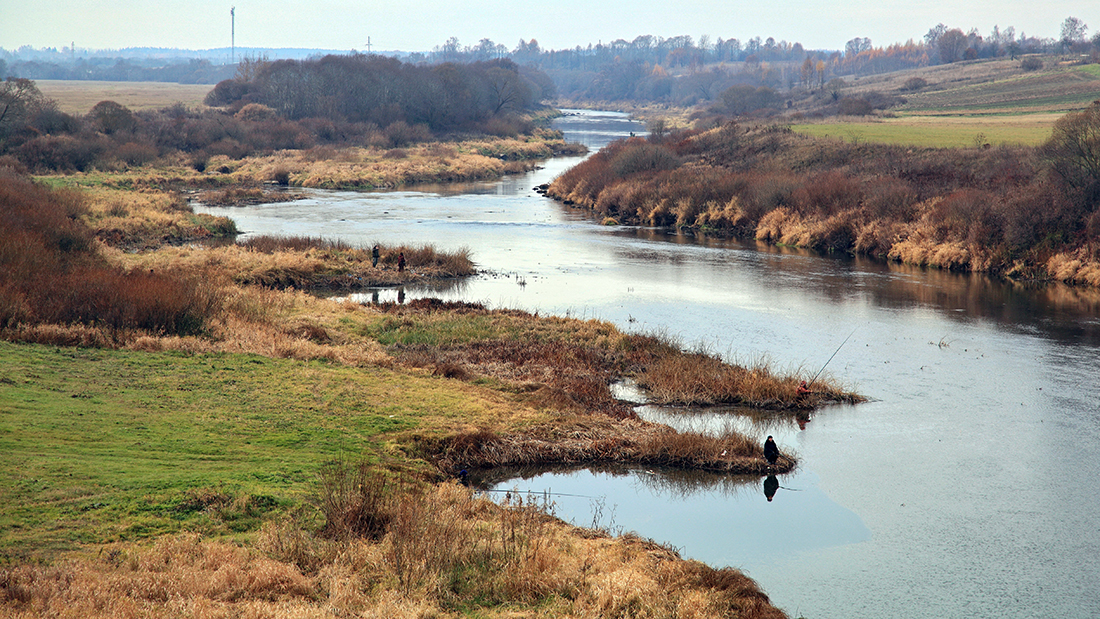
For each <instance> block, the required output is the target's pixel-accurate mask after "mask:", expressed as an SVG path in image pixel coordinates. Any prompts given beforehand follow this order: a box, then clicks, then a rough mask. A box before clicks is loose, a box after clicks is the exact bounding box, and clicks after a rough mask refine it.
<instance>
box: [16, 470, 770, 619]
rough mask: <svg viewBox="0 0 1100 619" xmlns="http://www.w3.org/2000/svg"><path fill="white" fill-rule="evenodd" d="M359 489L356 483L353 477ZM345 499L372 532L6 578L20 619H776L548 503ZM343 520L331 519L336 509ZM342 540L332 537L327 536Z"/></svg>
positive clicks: (649, 545) (692, 569) (742, 596)
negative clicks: (537, 618) (530, 612)
mask: <svg viewBox="0 0 1100 619" xmlns="http://www.w3.org/2000/svg"><path fill="white" fill-rule="evenodd" d="M352 475H353V478H358V477H357V473H353V474H352ZM363 480H364V481H366V482H367V483H365V484H362V485H361V486H360V487H362V488H363V489H364V492H363V493H362V494H361V495H359V496H352V495H347V498H348V499H351V502H350V503H347V504H342V507H343V508H345V509H346V510H347V511H359V512H369V513H370V514H374V515H373V516H369V517H368V515H367V514H360V515H359V516H358V520H359V521H363V520H371V521H375V522H378V523H380V525H379V526H377V527H372V528H371V529H369V530H365V531H364V530H357V529H341V528H339V527H338V526H330V527H327V528H325V529H324V535H321V536H318V535H314V534H312V533H310V532H309V531H308V530H303V529H302V528H300V526H299V525H298V524H296V523H294V522H286V523H283V524H271V525H268V526H267V527H266V528H265V530H264V531H263V532H262V533H261V534H260V536H259V539H258V540H257V544H256V549H255V550H253V549H248V548H242V547H239V546H236V545H233V544H230V543H226V542H215V541H204V540H201V539H200V538H199V537H198V536H194V535H183V536H178V537H173V538H167V539H163V540H161V541H159V542H158V543H157V544H156V545H155V546H154V547H152V548H142V547H137V546H133V545H113V546H109V547H106V548H104V550H103V552H101V553H100V554H99V556H98V557H96V558H85V559H78V560H73V561H68V562H63V563H58V564H56V565H52V566H45V567H40V566H31V565H22V566H16V567H9V568H2V569H0V608H3V609H5V612H10V613H12V615H13V616H18V617H27V618H28V619H29V618H34V617H56V616H80V617H89V618H94V617H120V616H140V617H179V616H195V617H230V616H250V617H318V618H327V617H345V616H352V615H354V616H363V617H387V618H390V617H397V618H401V617H408V618H410V619H411V618H414V617H424V616H435V617H441V616H448V617H450V616H464V615H467V614H469V613H471V612H473V613H476V614H477V615H478V616H485V617H511V616H515V614H514V613H515V609H517V607H519V608H523V607H535V606H537V607H538V608H539V609H540V611H539V612H540V615H544V616H570V617H585V618H596V617H613V616H614V617H619V616H678V617H699V618H702V617H716V616H722V617H739V618H742V619H781V618H783V617H785V615H784V614H783V613H782V611H780V610H778V609H777V608H775V607H774V606H772V605H771V604H770V603H769V600H768V597H767V596H766V595H765V594H764V593H762V592H761V591H760V589H759V588H758V587H757V585H756V583H754V582H753V581H752V580H751V579H750V578H748V577H746V576H745V575H744V574H742V573H741V572H739V571H737V570H733V569H729V568H727V569H720V570H718V569H713V568H710V567H708V566H706V565H704V564H702V563H699V562H696V561H684V560H682V559H680V557H679V556H678V555H677V554H676V552H675V551H673V550H670V549H668V548H665V547H662V546H659V545H657V544H655V543H653V542H651V541H647V540H643V539H639V538H637V537H633V536H626V537H622V538H618V539H613V538H610V537H608V536H607V534H606V533H605V532H603V531H600V530H592V529H577V528H575V527H571V526H569V525H566V524H564V523H562V522H561V521H558V520H556V519H554V518H552V517H551V516H548V515H547V514H546V513H545V510H546V509H547V508H548V507H549V506H547V505H544V504H542V503H541V502H539V501H536V500H532V501H524V500H522V499H520V498H514V499H511V500H507V501H505V502H503V503H502V504H499V505H498V504H496V503H493V502H491V501H488V500H486V499H479V498H475V497H473V496H472V495H471V493H470V491H469V490H468V489H466V488H463V487H461V486H455V485H452V484H443V485H441V486H438V487H435V488H431V489H423V488H413V487H405V488H400V487H398V486H397V485H396V484H381V483H376V482H372V481H371V477H370V476H369V474H368V475H367V476H366V477H364V478H363ZM334 507H336V505H334ZM330 524H333V521H330Z"/></svg>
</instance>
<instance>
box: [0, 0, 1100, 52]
mask: <svg viewBox="0 0 1100 619" xmlns="http://www.w3.org/2000/svg"><path fill="white" fill-rule="evenodd" d="M234 5H235V6H236V44H237V46H238V47H298V48H323V49H336V50H351V49H357V50H360V51H365V50H366V42H367V37H368V36H369V37H370V40H371V44H372V49H373V50H375V51H379V50H401V51H428V50H430V49H431V48H433V47H435V46H437V45H439V44H441V43H443V42H444V41H446V40H447V39H448V38H449V37H452V36H455V37H458V39H459V42H460V43H461V44H462V45H464V46H466V45H474V44H476V43H477V42H478V41H479V40H480V39H483V38H489V39H492V40H493V42H494V43H502V44H504V45H505V46H507V47H508V49H514V48H515V47H516V44H517V43H518V42H519V40H520V39H521V38H522V39H525V40H530V39H536V40H538V42H539V44H540V45H541V46H542V47H543V48H544V49H547V48H549V49H562V48H571V47H574V46H576V45H587V44H588V43H593V44H595V43H598V42H600V41H602V42H604V43H608V42H610V41H612V40H615V39H620V38H621V39H626V40H628V41H629V40H632V39H634V38H635V37H637V36H639V35H643V34H652V35H657V36H662V37H671V36H677V35H685V34H686V35H691V36H692V37H693V38H695V39H696V40H698V38H699V36H700V35H704V34H706V35H709V36H710V37H711V40H712V41H713V40H714V39H717V38H718V37H721V38H724V39H729V38H737V39H741V40H742V41H746V40H748V39H750V38H752V37H754V36H760V37H761V38H764V39H766V38H768V37H775V39H776V40H777V41H780V40H786V41H788V42H791V43H794V42H800V43H802V44H803V46H805V47H806V48H807V49H842V48H843V47H844V44H845V42H846V41H848V40H849V39H852V38H854V37H867V38H870V39H871V41H872V43H873V44H874V45H875V46H883V45H888V44H890V43H901V42H905V41H906V40H908V39H915V40H920V39H921V37H923V36H924V34H925V33H926V32H928V30H929V28H932V27H933V26H935V25H936V24H938V23H941V22H942V23H944V24H946V25H947V26H949V27H952V28H961V29H963V30H964V31H967V30H969V29H971V28H977V29H978V31H979V32H980V33H981V34H982V35H983V36H986V35H988V34H989V32H990V31H991V30H992V29H993V26H995V25H997V26H1000V28H1001V29H1002V30H1003V29H1004V28H1006V27H1008V26H1013V27H1015V28H1016V33H1017V35H1019V34H1020V33H1025V34H1027V35H1030V36H1037V37H1057V36H1058V35H1059V33H1060V29H1061V24H1062V22H1063V21H1064V20H1065V18H1066V17H1069V16H1073V17H1077V18H1079V19H1081V20H1082V21H1084V22H1085V23H1086V24H1088V25H1089V26H1090V28H1089V31H1088V34H1089V36H1090V37H1091V36H1092V35H1093V34H1094V33H1095V32H1096V31H1097V30H1098V29H1100V2H1096V1H1095V0H1072V1H1070V0H1008V1H1006V2H999V3H984V2H981V3H979V2H973V1H960V0H909V1H908V2H899V3H893V2H885V1H883V0H878V1H870V0H770V1H766V0H753V1H745V0H734V1H731V2H717V1H714V0H661V1H653V0H634V1H632V2H624V1H622V0H603V1H599V0H553V1H550V0H518V1H517V0H507V1H506V0H477V1H474V0H449V1H447V2H441V1H439V0H373V1H372V2H364V1H353V0H314V1H311V2H290V1H286V0H236V1H234V0H164V1H156V2H154V1H149V0H81V1H77V0H0V47H3V48H4V49H7V50H14V49H16V48H18V47H20V46H23V45H30V46H31V47H35V48H39V47H56V48H58V49H60V48H62V47H65V46H68V45H70V44H71V43H73V42H75V43H76V47H77V48H78V49H80V48H91V49H114V48H124V47H178V48H186V49H210V48H216V47H228V46H229V43H230V16H229V9H230V7H231V6H234Z"/></svg>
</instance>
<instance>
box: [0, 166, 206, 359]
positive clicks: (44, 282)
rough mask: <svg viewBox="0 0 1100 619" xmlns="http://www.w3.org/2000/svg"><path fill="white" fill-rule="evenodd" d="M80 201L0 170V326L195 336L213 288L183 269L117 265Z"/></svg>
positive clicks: (203, 323)
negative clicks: (100, 247) (103, 251)
mask: <svg viewBox="0 0 1100 619" xmlns="http://www.w3.org/2000/svg"><path fill="white" fill-rule="evenodd" d="M83 213H84V205H83V198H82V196H81V194H80V193H78V192H75V191H49V190H46V189H44V188H42V187H39V186H37V185H35V184H33V183H32V182H30V181H29V180H27V179H26V178H24V177H22V176H19V175H17V174H14V173H12V172H10V171H8V170H7V169H6V168H0V229H2V230H3V234H0V269H2V270H3V272H4V274H5V276H4V279H3V281H2V282H0V328H3V329H8V328H11V327H16V326H18V325H21V324H72V325H84V326H86V327H95V328H98V329H101V330H103V331H105V332H108V333H110V334H112V338H111V339H114V337H115V336H116V334H119V333H121V332H124V331H132V330H142V331H147V332H150V333H154V334H158V335H175V336H180V335H195V334H198V333H201V332H202V331H203V330H204V329H205V328H206V325H207V324H208V320H209V319H210V317H211V316H212V315H213V314H215V313H216V311H217V309H218V307H219V306H220V305H221V296H220V294H219V293H218V291H217V290H215V289H213V288H212V287H210V286H208V285H206V284H204V283H203V282H202V281H201V280H199V279H198V278H196V277H193V276H192V275H190V274H184V273H156V272H153V271H145V270H144V269H142V270H124V269H121V268H119V267H117V266H113V265H111V264H109V263H108V262H107V261H106V260H104V259H103V258H102V257H101V256H100V255H99V254H98V253H97V252H96V246H95V242H94V239H93V236H92V234H91V231H90V230H89V229H88V228H87V227H86V226H85V225H84V224H83V222H82V221H81V218H82V215H83Z"/></svg>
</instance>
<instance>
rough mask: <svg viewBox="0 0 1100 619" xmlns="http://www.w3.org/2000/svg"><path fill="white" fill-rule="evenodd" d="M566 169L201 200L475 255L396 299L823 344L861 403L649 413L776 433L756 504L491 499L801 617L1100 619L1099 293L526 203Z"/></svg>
mask: <svg viewBox="0 0 1100 619" xmlns="http://www.w3.org/2000/svg"><path fill="white" fill-rule="evenodd" d="M558 123H559V126H560V127H561V128H562V129H563V130H564V131H565V132H566V135H567V138H569V139H573V140H575V141H581V142H584V143H586V144H588V145H589V146H590V147H592V148H598V147H600V146H602V145H603V144H605V143H606V142H607V141H608V140H610V139H613V138H615V137H619V136H622V135H625V134H627V133H628V132H630V131H635V132H639V131H640V130H641V128H640V127H638V126H637V125H634V124H631V123H629V121H627V119H626V118H625V117H624V116H623V115H621V114H614V113H592V112H583V113H579V114H578V115H575V116H567V117H565V118H563V119H561V120H559V121H558ZM578 161H579V159H576V158H569V159H557V160H552V161H549V162H546V164H545V167H544V168H543V169H541V170H538V171H535V172H532V173H529V174H526V175H522V176H516V177H510V178H507V179H505V180H503V181H500V182H493V183H481V184H467V185H461V186H453V185H452V186H447V187H420V188H418V189H417V190H416V191H397V192H371V193H350V192H320V191H311V192H307V197H306V199H303V200H297V201H294V202H288V203H282V204H267V205H260V206H255V207H246V208H229V209H222V208H204V209H203V210H205V211H206V212H211V213H214V214H217V215H226V216H229V217H232V218H233V219H235V220H236V221H237V223H238V226H239V227H240V228H241V229H242V230H245V231H246V232H247V233H265V234H295V235H311V236H323V237H327V238H340V239H342V240H345V241H348V242H351V243H356V244H362V245H370V244H373V243H375V242H381V243H431V244H433V245H435V246H436V247H437V248H440V249H445V250H449V249H458V248H461V247H467V248H469V249H470V250H471V251H472V254H473V258H474V260H475V262H477V263H478V265H479V267H480V268H481V269H482V270H483V273H482V274H481V275H478V276H476V277H474V278H471V279H469V280H466V281H463V282H450V283H447V284H445V285H442V286H437V287H436V288H434V289H426V288H411V287H410V288H407V289H405V290H402V291H400V294H401V295H402V297H403V298H414V297H417V296H438V297H441V298H445V299H462V300H468V301H478V302H483V303H486V304H487V305H489V306H491V307H518V308H522V309H527V310H531V311H534V310H538V311H539V312H541V313H543V314H547V313H553V314H559V315H570V316H574V317H579V318H598V319H601V320H607V321H611V322H613V323H615V324H616V325H618V326H619V327H620V328H622V329H624V330H630V331H640V332H659V333H663V334H666V335H671V336H673V337H676V338H679V340H680V341H681V342H683V344H684V345H685V346H693V347H694V346H700V347H705V348H707V349H709V350H711V351H713V352H717V353H719V354H722V355H723V356H725V357H727V358H728V359H730V360H733V361H738V362H742V363H755V362H759V361H767V362H769V363H770V364H771V365H772V366H773V367H774V368H777V369H780V370H785V369H802V370H805V371H808V372H810V373H813V372H816V371H817V370H818V369H819V368H820V367H821V366H822V364H824V363H825V362H826V360H828V359H829V357H830V355H833V354H834V353H835V354H836V356H835V357H834V358H833V359H832V361H831V362H830V363H829V365H828V367H827V369H826V373H827V374H828V375H829V376H830V377H831V378H832V379H834V380H838V381H840V382H842V383H844V384H846V385H847V386H849V387H851V388H852V389H854V390H856V391H859V392H860V393H863V394H865V395H867V396H869V397H870V398H871V401H870V402H868V403H865V404H860V405H856V406H835V407H829V408H826V409H823V410H821V411H818V412H817V413H816V414H815V415H814V416H813V418H812V419H811V420H810V421H809V422H808V423H805V424H802V425H801V426H800V425H798V424H794V423H789V422H786V423H785V422H781V421H769V420H768V419H750V418H747V417H742V416H738V415H736V414H733V413H728V412H726V413H715V412H707V411H675V410H667V409H658V408H651V407H641V408H640V409H639V410H640V413H641V414H642V415H643V416H644V417H646V418H648V419H651V420H654V421H660V422H665V423H670V424H671V425H675V426H678V427H688V428H694V429H700V430H704V431H708V430H714V429H720V428H723V427H726V426H734V427H737V428H739V429H741V430H743V431H746V432H749V433H752V434H754V435H757V436H759V437H760V439H761V440H763V438H764V437H765V436H766V435H769V434H770V435H774V436H775V437H776V439H777V441H778V443H779V445H780V449H781V450H784V451H788V452H792V453H794V454H796V455H797V456H798V457H799V458H800V460H801V465H800V467H799V469H798V470H797V471H796V472H795V473H793V474H791V475H787V476H782V477H780V478H778V479H777V480H772V483H773V484H774V483H775V482H778V489H777V490H776V491H775V495H774V497H773V498H772V499H771V500H768V499H767V498H766V497H765V494H764V486H765V481H766V480H762V479H759V478H747V479H746V478H730V477H725V476H716V475H684V474H680V473H676V472H674V471H662V470H612V471H607V470H600V471H586V470H585V471H572V472H560V471H559V472H543V473H540V472H537V471H535V472H525V473H523V474H519V473H517V474H516V475H515V476H514V477H513V478H512V479H509V480H507V481H504V482H500V483H498V485H497V486H496V488H499V489H504V488H515V489H519V490H521V491H523V490H531V491H538V492H550V493H551V494H550V496H551V498H552V500H553V501H554V510H555V512H556V513H557V514H558V515H559V516H561V517H562V518H565V519H567V520H572V521H574V522H576V523H577V524H580V525H591V524H596V525H598V526H605V527H608V528H611V529H612V530H620V529H621V530H627V531H636V532H637V533H639V534H640V535H642V536H645V537H650V538H653V539H655V540H657V541H661V542H667V543H669V544H671V545H672V546H674V547H676V548H677V549H679V551H680V552H681V554H682V556H684V557H690V558H695V559H699V560H702V561H705V562H707V563H709V564H711V565H714V566H717V567H721V566H726V565H729V566H734V567H738V568H741V569H743V570H745V571H746V572H747V573H748V574H749V575H750V576H752V577H753V578H755V579H756V580H757V581H758V582H759V583H760V584H761V586H762V587H763V588H764V590H765V591H766V592H767V593H768V594H769V595H770V596H771V598H772V600H773V602H775V603H776V604H777V605H778V606H780V607H781V608H783V609H784V610H786V611H787V612H788V613H789V614H790V615H791V616H792V617H797V616H805V617H809V618H811V619H816V618H831V617H838V618H839V617H873V618H895V617H922V618H923V617H927V618H940V617H991V618H992V617H998V618H1001V617H1100V494H1098V491H1097V486H1098V481H1100V423H1098V422H1100V294H1098V293H1097V292H1095V291H1090V290H1079V289H1073V288H1069V287H1065V286H1028V285H1021V284H1012V283H1004V282H1000V281H995V280H991V279H989V278H986V277H983V276H978V275H963V274H953V273H944V272H940V271H934V270H924V269H919V268H912V267H905V266H900V265H891V264H883V263H880V262H876V261H871V260H862V259H851V258H836V257H829V256H819V255H815V254H812V253H810V252H802V251H794V250H782V249H777V248H769V247H765V246H760V245H757V244H755V243H743V242H736V241H726V240H717V239H705V238H696V237H693V236H690V235H684V234H678V233H674V232H671V233H670V232H668V231H662V230H653V229H645V228H631V227H607V226H600V225H598V222H596V221H593V220H591V219H590V218H589V217H587V216H586V215H585V214H584V213H582V212H579V211H573V210H570V209H567V208H564V207H562V206H560V205H558V204H556V203H554V202H553V201H550V200H547V199H545V198H542V197H540V196H538V195H537V194H535V193H534V192H533V191H532V188H533V187H534V186H536V185H538V184H541V183H544V182H547V181H549V180H550V179H552V178H553V177H554V176H556V175H557V174H560V173H561V172H562V171H563V170H565V169H567V168H568V167H570V166H572V165H575V164H576V163H577V162H578ZM398 294H399V291H396V290H381V291H376V292H374V293H373V294H365V295H362V296H361V297H359V298H361V299H362V300H364V301H369V300H371V298H372V297H373V298H374V299H376V300H383V301H384V300H393V299H395V298H396V297H397V296H398ZM849 336H850V339H848V340H847V342H846V343H844V345H843V346H841V343H842V342H845V338H849ZM838 347H840V348H839V350H838Z"/></svg>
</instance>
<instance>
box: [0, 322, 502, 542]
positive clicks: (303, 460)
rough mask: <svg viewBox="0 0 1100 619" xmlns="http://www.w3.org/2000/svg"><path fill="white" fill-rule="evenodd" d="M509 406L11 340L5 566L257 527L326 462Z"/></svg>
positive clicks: (1, 452)
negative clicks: (124, 543)
mask: <svg viewBox="0 0 1100 619" xmlns="http://www.w3.org/2000/svg"><path fill="white" fill-rule="evenodd" d="M496 406H497V404H495V403H492V402H487V401H486V400H484V399H482V398H479V397H477V396H476V395H471V394H470V393H468V392H467V391H465V390H464V388H463V387H461V386H456V383H455V382H454V381H448V380H444V379H438V378H431V377H424V376H417V375H410V374H403V373H397V372H393V371H390V370H386V369H380V368H354V367H347V366H342V365H337V364H329V363H325V362H318V361H310V362H302V361H294V360H283V359H270V358H266V357H259V356H253V355H231V354H201V355H188V354H180V353H142V352H119V351H109V350H97V349H96V350H93V349H77V348H57V347H52V346H41V345H28V344H12V343H6V342H0V467H2V470H3V471H4V475H3V477H2V478H0V560H3V559H7V560H11V559H15V558H19V557H27V556H38V555H44V554H52V553H55V552H58V551H65V550H69V549H74V548H76V547H78V546H79V545H80V544H82V543H103V542H110V541H116V540H130V539H140V538H145V537H150V536H154V535H159V534H162V533H170V532H174V531H179V530H184V529H186V530H192V531H196V530H197V531H200V532H205V533H209V534H214V535H227V534H234V533H239V532H243V531H248V530H252V529H255V528H256V527H257V526H259V524H260V522H261V521H262V519H264V518H267V517H270V516H271V515H272V514H273V513H278V512H279V511H285V510H287V509H290V508H292V507H293V506H295V505H300V504H301V503H302V502H303V501H308V500H309V498H310V496H311V495H313V493H314V492H315V490H316V488H317V485H318V473H319V471H320V470H321V468H322V466H323V465H324V464H325V463H326V462H331V461H339V460H353V461H357V460H359V459H362V458H371V459H374V458H378V457H380V456H381V455H382V454H384V453H386V452H387V449H388V447H387V446H388V445H389V446H392V445H391V444H390V443H388V442H387V441H389V440H392V437H388V436H387V435H388V434H390V433H394V432H400V431H404V430H409V429H413V428H422V427H424V426H426V425H433V424H439V423H440V421H439V419H440V418H443V417H445V418H455V417H462V416H471V417H476V416H477V415H479V414H481V415H484V414H485V412H486V411H487V410H490V411H491V410H492V409H494V408H495V407H496Z"/></svg>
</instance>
